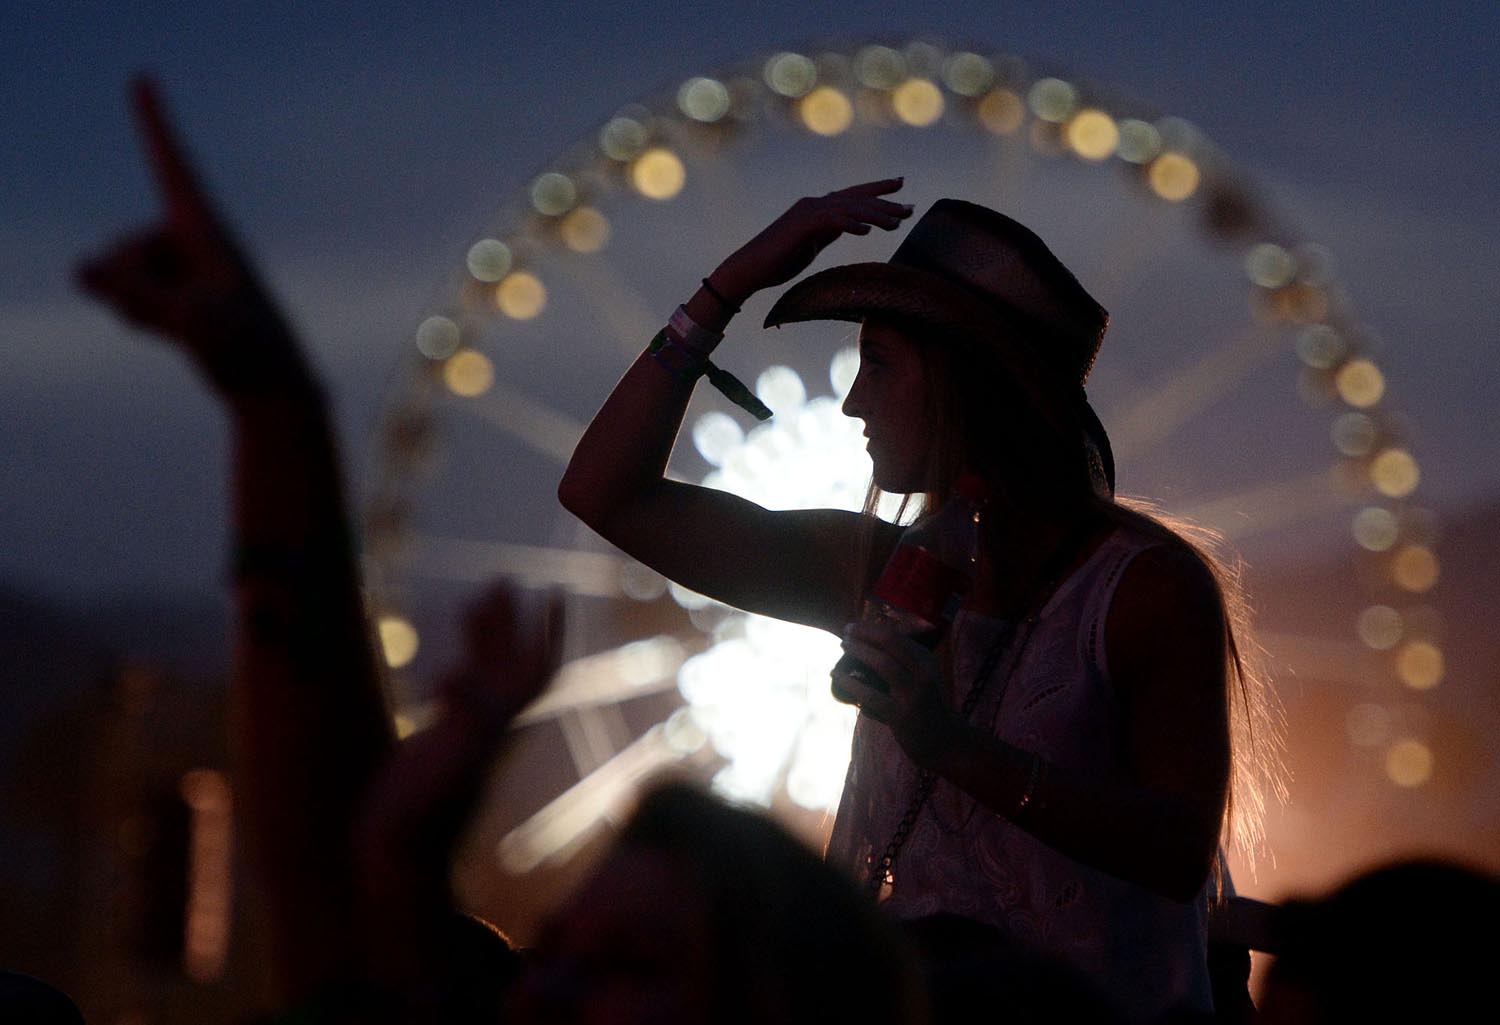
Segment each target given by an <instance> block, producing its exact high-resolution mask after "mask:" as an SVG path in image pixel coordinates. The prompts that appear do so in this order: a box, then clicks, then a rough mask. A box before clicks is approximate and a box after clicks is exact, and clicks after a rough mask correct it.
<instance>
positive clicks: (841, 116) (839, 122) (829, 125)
mask: <svg viewBox="0 0 1500 1025" xmlns="http://www.w3.org/2000/svg"><path fill="white" fill-rule="evenodd" d="M797 113H798V115H799V116H801V118H802V123H803V124H804V125H806V126H807V130H808V131H810V132H813V133H814V134H816V135H825V136H832V135H838V134H840V133H842V132H844V131H846V130H848V128H849V126H850V125H851V124H852V123H853V122H854V106H853V104H851V103H850V102H849V97H847V96H845V95H844V94H843V93H842V92H840V91H839V90H837V89H835V88H833V87H832V86H829V85H820V86H818V88H816V89H814V90H813V91H812V92H810V93H808V94H807V95H806V96H804V97H802V101H801V102H800V103H799V104H798V105H797Z"/></svg>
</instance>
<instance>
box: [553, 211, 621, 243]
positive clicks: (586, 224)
mask: <svg viewBox="0 0 1500 1025" xmlns="http://www.w3.org/2000/svg"><path fill="white" fill-rule="evenodd" d="M557 230H558V233H559V234H560V235H561V236H562V240H563V244H564V245H566V246H567V247H568V248H569V249H571V250H573V251H574V252H575V253H597V252H598V251H599V250H601V249H603V248H604V247H605V246H606V245H608V244H609V236H610V225H609V218H607V217H605V216H604V214H602V213H600V212H599V211H598V210H596V209H594V208H593V207H591V206H579V207H574V208H573V209H572V210H571V211H569V212H568V215H567V216H566V217H564V218H563V219H562V223H561V224H559V225H558V229H557Z"/></svg>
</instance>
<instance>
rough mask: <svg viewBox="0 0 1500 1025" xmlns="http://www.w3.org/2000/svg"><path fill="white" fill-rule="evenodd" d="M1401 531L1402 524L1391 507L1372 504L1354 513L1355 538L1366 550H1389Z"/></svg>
mask: <svg viewBox="0 0 1500 1025" xmlns="http://www.w3.org/2000/svg"><path fill="white" fill-rule="evenodd" d="M1400 533H1401V527H1400V524H1399V523H1398V522H1397V520H1396V516H1395V514H1394V513H1392V512H1391V511H1390V510H1389V509H1382V508H1381V507H1380V506H1373V505H1372V506H1369V507H1367V508H1364V509H1361V510H1360V511H1359V512H1357V513H1355V514H1354V526H1353V534H1354V540H1355V542H1356V543H1358V545H1359V546H1360V547H1361V548H1363V549H1365V550H1366V551H1371V552H1384V551H1389V550H1390V549H1391V548H1392V547H1393V546H1394V545H1395V543H1396V538H1397V537H1399V536H1400Z"/></svg>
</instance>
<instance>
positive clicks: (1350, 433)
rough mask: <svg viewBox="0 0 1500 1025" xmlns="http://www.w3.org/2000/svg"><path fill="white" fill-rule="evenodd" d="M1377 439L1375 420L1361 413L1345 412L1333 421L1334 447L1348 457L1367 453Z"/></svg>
mask: <svg viewBox="0 0 1500 1025" xmlns="http://www.w3.org/2000/svg"><path fill="white" fill-rule="evenodd" d="M1379 440H1380V430H1379V428H1377V427H1376V426H1375V421H1374V420H1372V419H1370V418H1369V417H1368V416H1366V415H1365V414H1363V413H1345V414H1343V415H1342V416H1340V417H1339V418H1338V419H1337V420H1335V421H1334V422H1333V444H1334V447H1335V448H1337V449H1338V450H1339V451H1340V452H1342V453H1343V454H1344V455H1346V456H1349V457H1350V458H1355V459H1357V458H1361V457H1363V456H1367V455H1369V454H1370V453H1371V452H1373V451H1375V443H1376V442H1377V441H1379Z"/></svg>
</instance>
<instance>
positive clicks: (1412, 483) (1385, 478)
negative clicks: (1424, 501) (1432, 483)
mask: <svg viewBox="0 0 1500 1025" xmlns="http://www.w3.org/2000/svg"><path fill="white" fill-rule="evenodd" d="M1421 479H1422V473H1421V470H1420V469H1419V468H1418V466H1417V461H1416V460H1415V459H1413V458H1412V455H1411V453H1410V452H1408V451H1406V449H1404V448H1388V449H1386V450H1385V451H1384V452H1381V453H1380V454H1379V455H1377V456H1376V457H1375V458H1374V459H1373V460H1371V461H1370V481H1371V483H1373V484H1374V485H1375V490H1376V491H1379V492H1380V493H1381V494H1382V495H1385V496H1386V497H1387V498H1405V497H1406V496H1407V495H1409V494H1411V493H1412V492H1413V491H1415V490H1416V489H1417V484H1418V483H1419V482H1420V481H1421Z"/></svg>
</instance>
